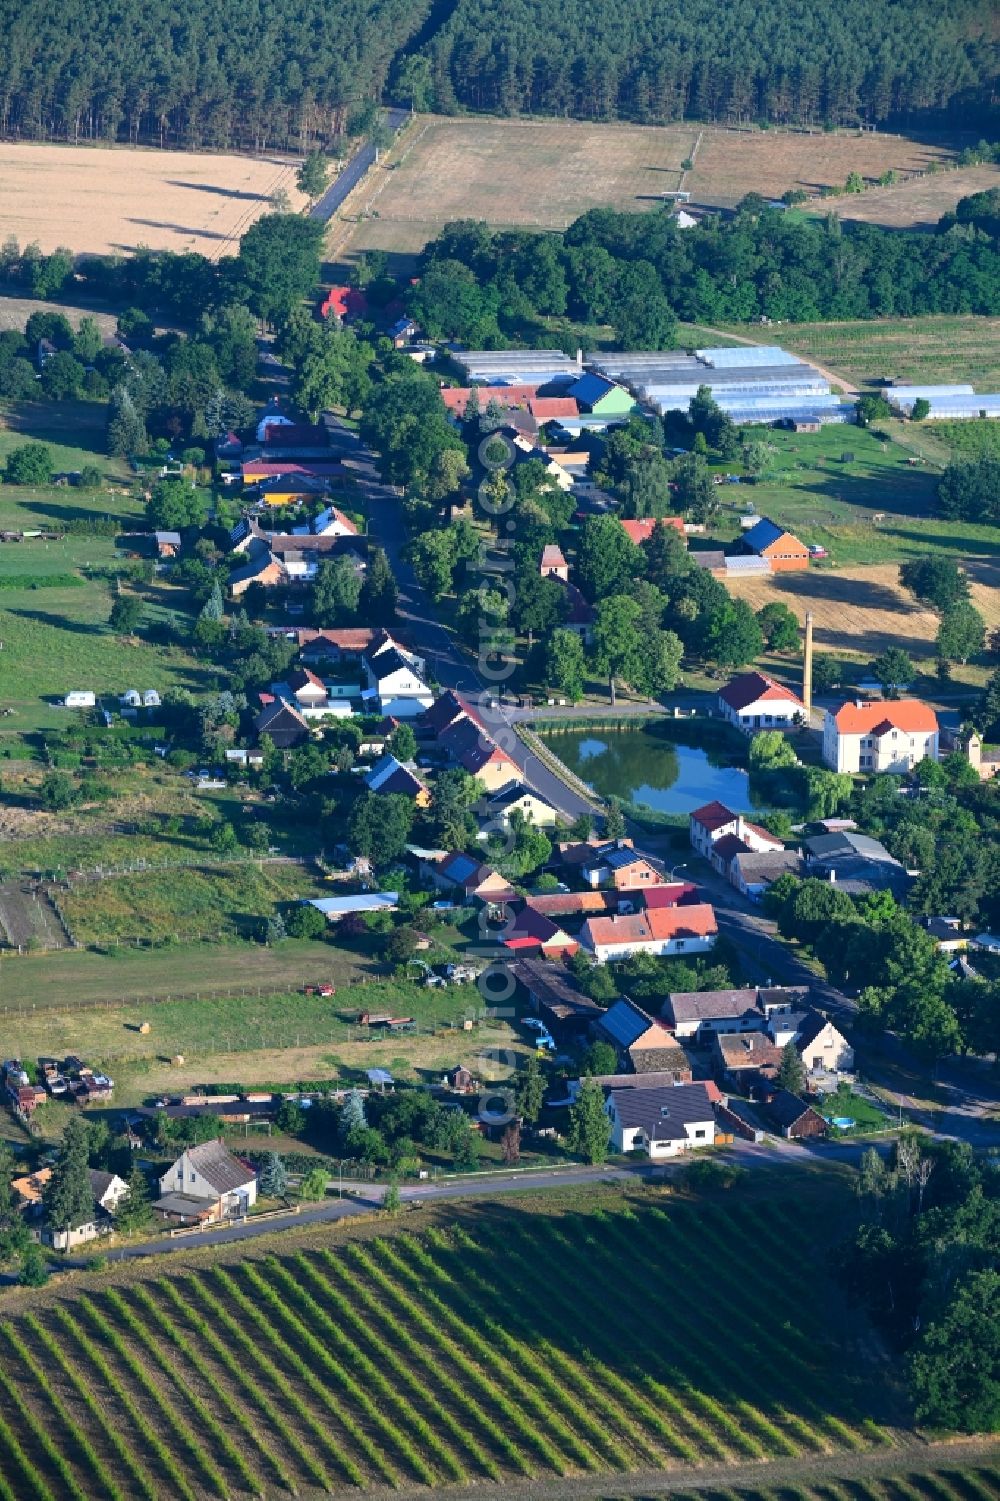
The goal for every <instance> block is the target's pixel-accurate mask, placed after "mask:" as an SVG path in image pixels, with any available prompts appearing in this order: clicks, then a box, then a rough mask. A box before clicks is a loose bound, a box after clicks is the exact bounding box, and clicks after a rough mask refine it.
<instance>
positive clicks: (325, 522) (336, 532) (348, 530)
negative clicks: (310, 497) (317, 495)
mask: <svg viewBox="0 0 1000 1501" xmlns="http://www.w3.org/2000/svg"><path fill="white" fill-rule="evenodd" d="M311 530H312V533H313V536H315V537H356V536H358V529H357V527H356V526H355V525H354V522H353V521H352V520H351V518H350V517H349V516H345V515H344V513H343V511H338V509H337V507H336V506H332V505H331V506H327V507H326V508H325V509H324V510H322V511H320V513H319V515H318V516H314V517H313V519H312V523H311Z"/></svg>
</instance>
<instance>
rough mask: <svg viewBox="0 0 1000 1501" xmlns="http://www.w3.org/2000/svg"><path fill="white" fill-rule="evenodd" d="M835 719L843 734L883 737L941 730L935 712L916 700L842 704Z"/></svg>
mask: <svg viewBox="0 0 1000 1501" xmlns="http://www.w3.org/2000/svg"><path fill="white" fill-rule="evenodd" d="M834 720H835V722H836V725H837V729H838V730H839V731H840V733H841V734H842V735H871V734H872V733H878V734H880V735H884V734H885V732H886V731H887V730H903V731H904V732H905V733H906V734H908V735H916V734H926V735H929V734H933V732H934V731H935V730H936V729H937V727H938V721H937V715H936V714H935V713H934V710H933V709H932V708H931V707H930V705H929V704H922V703H921V702H920V700H919V699H917V698H899V699H895V700H891V699H890V700H883V699H877V700H876V701H875V702H874V703H864V704H858V703H848V704H842V705H841V707H840V708H839V709H838V710H837V712H836V714H835V715H834Z"/></svg>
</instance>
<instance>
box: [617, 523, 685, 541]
mask: <svg viewBox="0 0 1000 1501" xmlns="http://www.w3.org/2000/svg"><path fill="white" fill-rule="evenodd" d="M657 520H660V521H662V522H663V525H664V526H670V527H673V529H674V530H675V531H677V532H680V534H681V536H682V537H684V536H685V532H684V517H683V516H660V517H656V516H647V517H645V519H644V520H642V521H624V520H622V518H621V517H620V516H619V518H618V521H619V525H620V526H621V528H622V531H624V532H625V534H626V535H627V536H628V537H629V539H630V540H631V541H632V542H634V543H635V545H636V547H641V546H642V544H643V543H644V542H648V541H649V539H650V537H651V536H652V535H653V532H654V531H655V530H656V523H657Z"/></svg>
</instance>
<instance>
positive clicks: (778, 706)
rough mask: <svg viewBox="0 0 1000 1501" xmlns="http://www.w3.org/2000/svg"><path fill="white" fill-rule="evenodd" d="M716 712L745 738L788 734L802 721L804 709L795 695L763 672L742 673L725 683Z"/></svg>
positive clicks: (804, 714) (803, 719)
mask: <svg viewBox="0 0 1000 1501" xmlns="http://www.w3.org/2000/svg"><path fill="white" fill-rule="evenodd" d="M719 712H720V713H721V714H722V717H723V719H728V721H729V723H730V724H733V725H735V726H736V728H737V729H738V730H743V731H744V733H745V734H748V735H753V734H755V733H756V732H757V731H758V730H791V729H794V728H795V726H796V725H797V724H804V723H805V720H806V707H805V704H804V703H803V702H802V700H801V699H800V698H799V697H798V695H797V694H795V693H793V692H792V691H791V689H790V688H783V687H782V686H781V684H780V683H776V682H775V680H774V678H769V677H767V676H766V674H765V673H763V672H743V673H740V675H739V677H735V678H733V679H732V680H731V681H730V682H728V683H727V684H726V686H725V687H724V688H723V689H722V691H721V692H720V694H719Z"/></svg>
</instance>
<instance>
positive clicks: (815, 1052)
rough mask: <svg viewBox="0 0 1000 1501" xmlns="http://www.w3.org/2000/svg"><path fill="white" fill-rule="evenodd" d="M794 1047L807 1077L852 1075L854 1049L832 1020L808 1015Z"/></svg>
mask: <svg viewBox="0 0 1000 1501" xmlns="http://www.w3.org/2000/svg"><path fill="white" fill-rule="evenodd" d="M794 1046H795V1048H796V1050H797V1051H798V1053H799V1056H800V1057H801V1059H802V1062H803V1063H804V1064H805V1066H806V1070H807V1072H808V1073H810V1074H812V1073H823V1072H826V1073H834V1074H841V1073H850V1072H851V1070H852V1069H853V1068H854V1049H853V1048H852V1047H851V1045H850V1043H849V1042H848V1040H847V1038H846V1037H845V1036H844V1034H843V1032H841V1031H840V1030H839V1029H838V1028H837V1027H835V1026H834V1024H833V1022H832V1021H830V1020H829V1018H827V1017H825V1016H823V1015H822V1014H821V1013H820V1012H819V1011H809V1012H807V1013H806V1016H805V1019H804V1021H803V1023H802V1025H801V1027H800V1028H799V1030H798V1032H797V1033H796V1035H795V1038H794Z"/></svg>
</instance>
